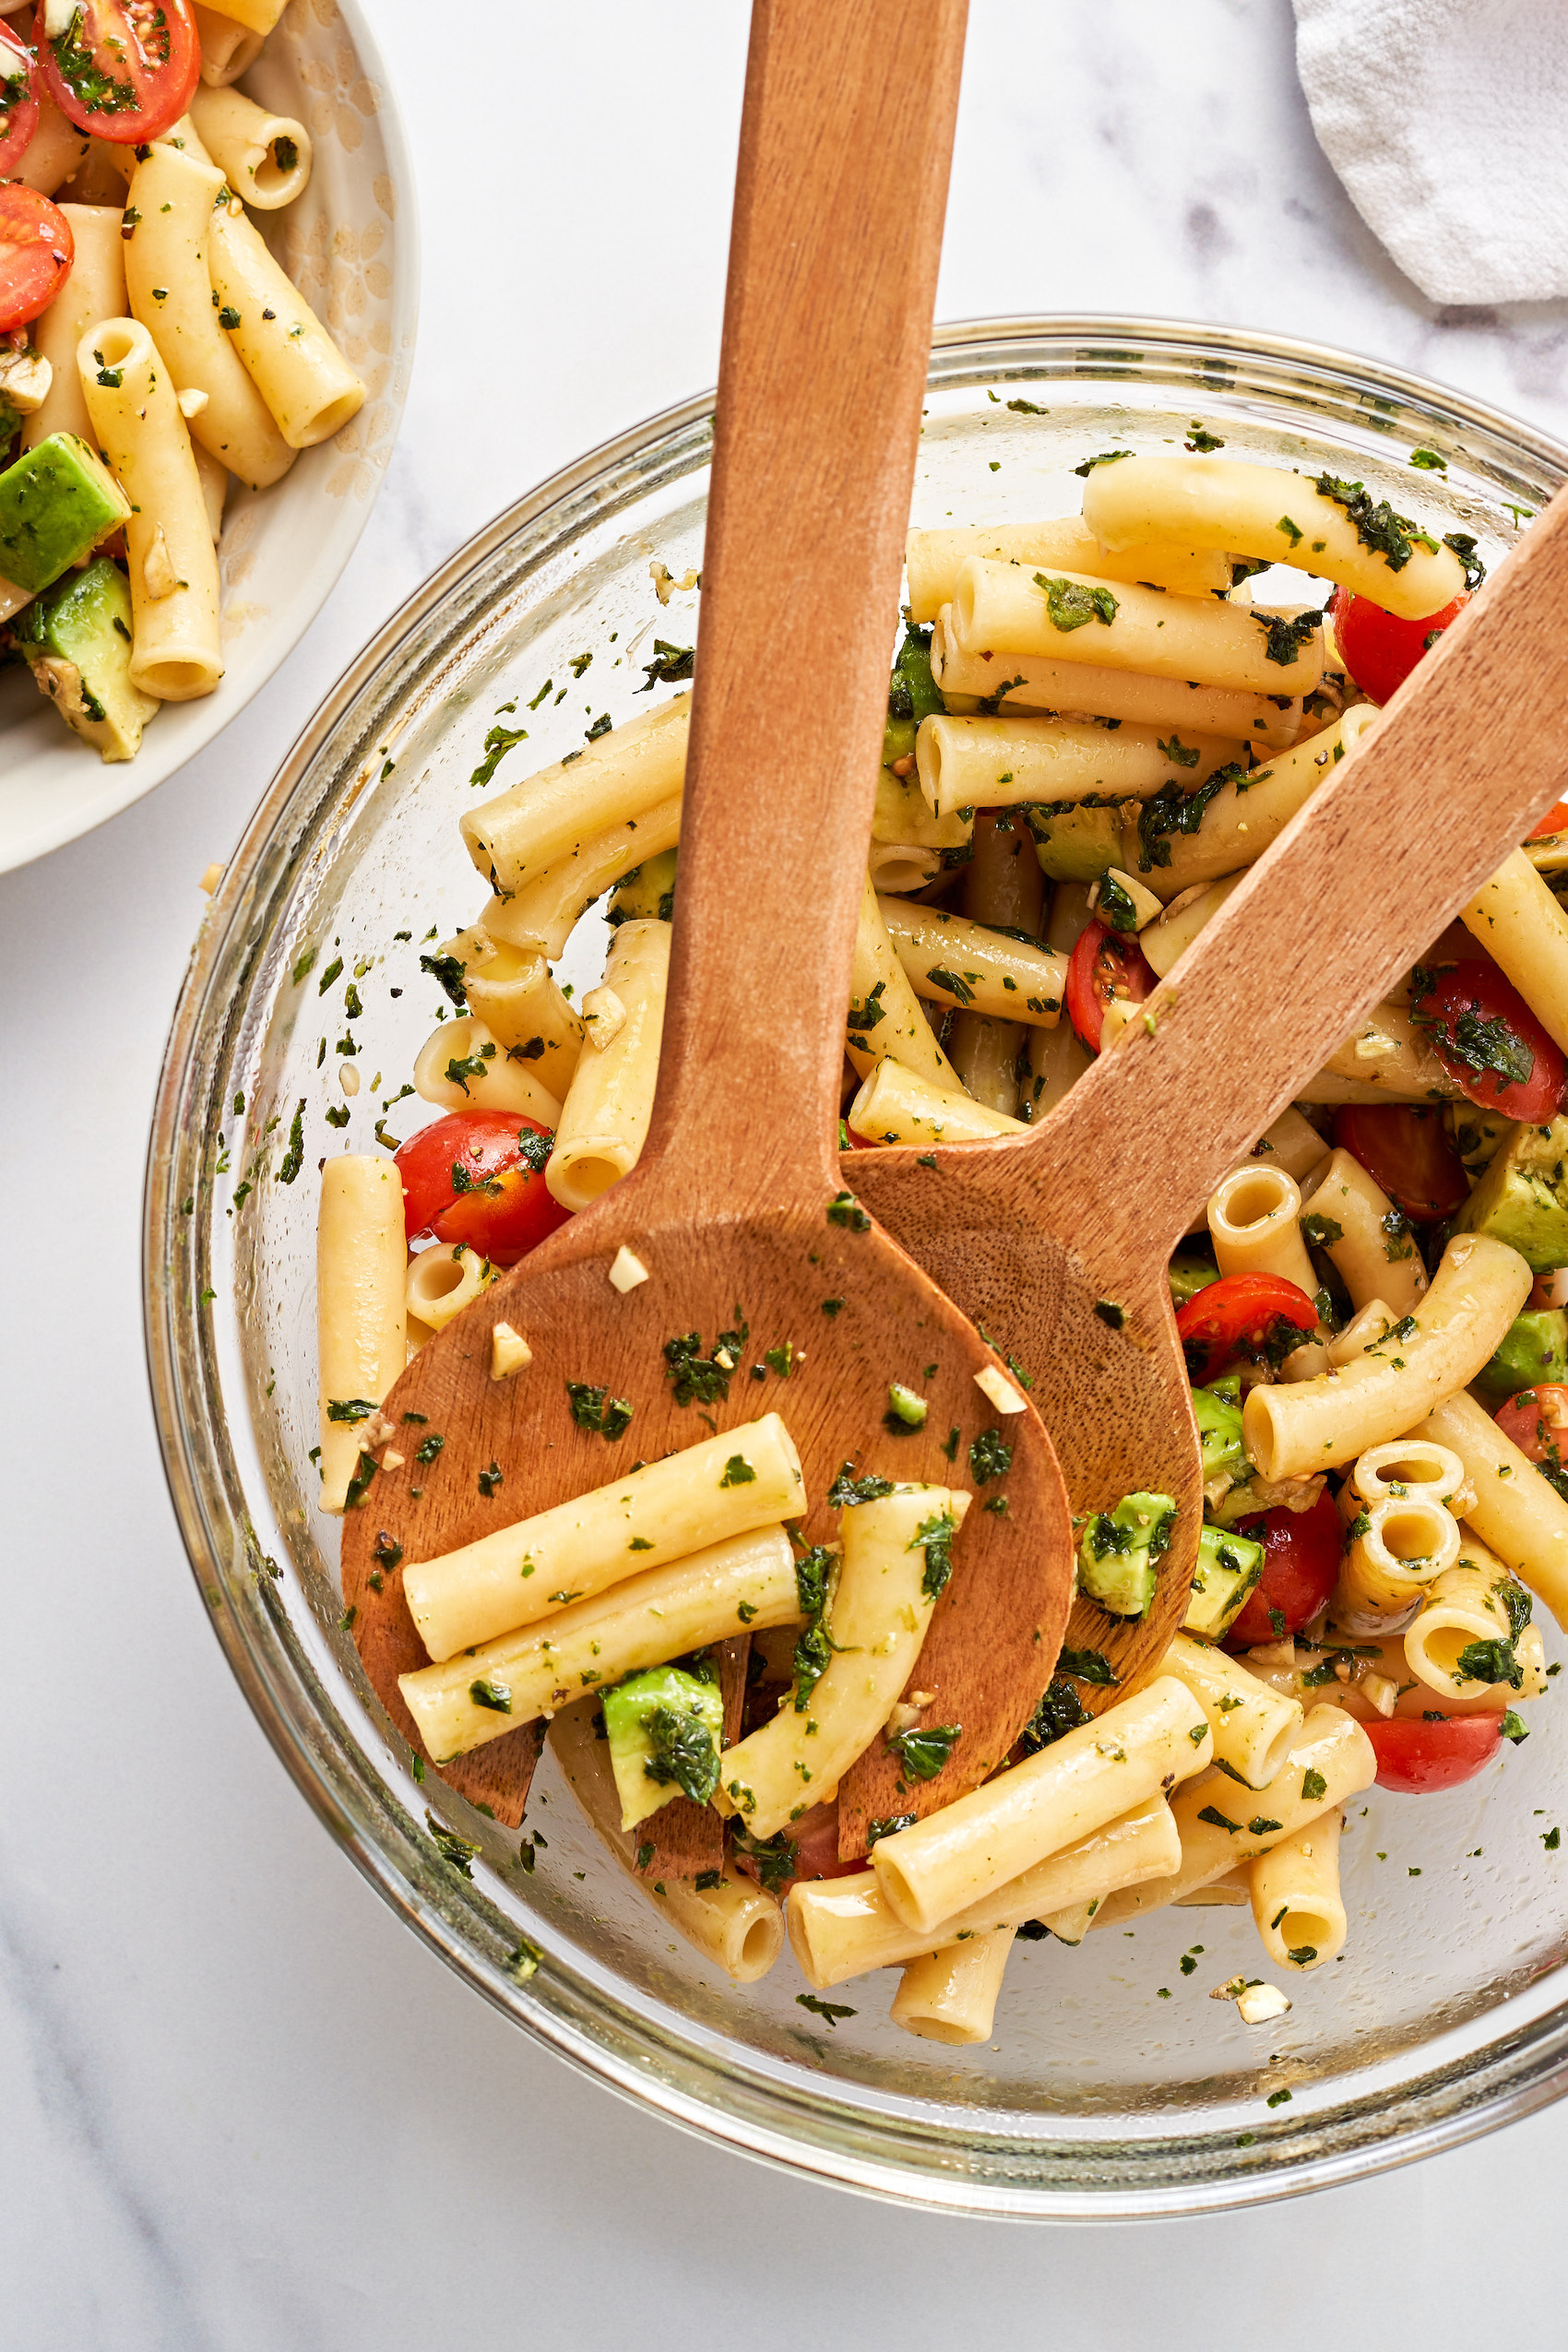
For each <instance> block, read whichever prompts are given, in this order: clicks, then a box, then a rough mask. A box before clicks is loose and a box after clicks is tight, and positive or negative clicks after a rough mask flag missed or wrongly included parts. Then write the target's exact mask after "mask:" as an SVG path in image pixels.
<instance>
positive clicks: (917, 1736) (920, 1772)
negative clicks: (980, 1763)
mask: <svg viewBox="0 0 1568 2352" xmlns="http://www.w3.org/2000/svg"><path fill="white" fill-rule="evenodd" d="M963 1736H964V1727H963V1725H962V1724H961V1723H933V1724H932V1725H931V1726H930V1728H928V1729H926V1730H923V1731H922V1730H914V1731H895V1732H893V1733H891V1734H890V1735H889V1737H888V1741H887V1744H888V1746H889V1747H890V1748H891V1749H892V1751H893V1752H894V1754H895V1755H896V1756H897V1759H898V1761H899V1763H900V1764H901V1765H902V1766H903V1768H904V1770H905V1771H906V1772H907V1773H908V1774H909V1776H910V1778H911V1779H912V1780H934V1779H935V1778H936V1776H937V1774H938V1773H939V1772H940V1771H941V1770H942V1768H943V1766H944V1764H946V1762H947V1761H948V1758H949V1757H950V1756H951V1755H952V1753H953V1751H954V1749H955V1748H956V1746H957V1744H958V1741H959V1740H961V1739H962V1738H963Z"/></svg>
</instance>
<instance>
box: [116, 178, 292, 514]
mask: <svg viewBox="0 0 1568 2352" xmlns="http://www.w3.org/2000/svg"><path fill="white" fill-rule="evenodd" d="M224 187H225V182H224V178H223V174H222V172H220V171H219V170H218V168H217V166H216V165H215V164H210V163H203V162H201V161H200V160H198V159H197V158H196V156H194V155H186V154H184V153H182V151H181V150H180V149H179V148H174V147H170V146H168V145H166V144H165V143H164V142H163V141H161V140H158V141H155V142H154V144H153V145H152V146H151V147H149V148H147V149H146V151H145V154H144V155H143V158H142V160H140V161H139V162H138V163H137V168H136V170H135V172H133V173H132V175H131V184H130V187H129V190H128V191H127V194H128V197H129V201H128V203H127V205H126V208H125V220H126V224H127V226H128V227H129V229H130V232H131V233H130V235H129V237H128V238H127V240H126V242H125V287H126V291H127V292H128V294H129V297H130V304H131V311H132V315H134V316H135V317H136V318H137V319H139V320H140V322H141V324H142V326H143V327H146V328H147V331H148V334H149V335H150V336H151V337H152V339H153V341H154V342H155V343H156V344H157V346H158V349H159V352H160V355H161V357H162V358H163V360H164V361H165V362H167V364H168V367H169V371H170V374H172V378H173V382H174V388H175V390H176V391H178V392H189V391H196V392H205V393H206V395H207V400H206V404H205V406H204V407H202V408H201V409H200V410H198V411H197V412H196V414H195V415H194V416H193V417H192V419H191V431H192V433H193V434H194V435H195V436H196V440H198V441H199V442H200V443H201V445H202V447H203V448H204V449H207V450H209V451H210V452H211V454H212V456H213V457H219V458H221V460H222V462H223V463H224V465H226V466H227V467H228V469H229V470H230V472H231V473H233V474H238V476H239V478H240V480H241V481H245V482H249V483H250V485H251V487H252V488H253V489H255V490H260V489H264V488H265V487H266V486H267V483H269V482H274V481H278V480H279V477H280V476H281V475H283V474H286V473H287V472H288V470H289V468H290V467H291V465H292V464H293V462H294V457H295V454H296V453H295V451H294V449H293V447H292V446H291V444H290V443H289V442H288V441H287V440H286V439H285V438H284V436H283V434H281V433H279V430H278V427H277V425H276V424H275V423H274V422H273V420H272V412H271V410H269V409H268V407H267V403H266V401H265V400H264V399H263V398H262V397H261V394H260V393H259V392H258V391H257V389H256V387H255V385H254V384H253V383H252V382H251V379H250V377H249V375H248V374H246V373H245V369H244V364H243V362H242V361H241V359H240V356H239V354H238V352H237V351H236V350H234V347H233V345H232V343H231V341H230V340H229V338H228V336H227V335H226V334H225V333H224V331H223V329H222V327H220V325H219V312H220V308H221V307H222V305H221V303H215V302H214V301H213V299H212V296H213V285H212V273H211V269H210V267H209V266H208V251H209V244H210V238H211V231H212V222H213V220H214V217H215V216H214V209H213V208H214V207H215V205H216V204H217V203H218V200H219V198H220V196H221V195H222V193H223V190H224Z"/></svg>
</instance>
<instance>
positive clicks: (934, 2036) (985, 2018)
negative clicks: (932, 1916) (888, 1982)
mask: <svg viewBox="0 0 1568 2352" xmlns="http://www.w3.org/2000/svg"><path fill="white" fill-rule="evenodd" d="M1016 1933H1017V1930H1016V1928H992V1930H991V1932H990V1933H989V1935H977V1936H971V1937H970V1938H969V1940H968V1942H965V1943H950V1944H948V1945H947V1946H946V1947H945V1948H944V1950H943V1951H941V1952H931V1953H928V1954H926V1955H925V1957H924V1958H923V1959H921V1960H911V1961H910V1962H909V1966H908V1967H907V1968H906V1969H905V1971H904V1974H903V1977H902V1978H901V1979H900V1981H899V1986H898V1990H897V1992H896V1993H895V1994H894V1996H893V2006H892V2008H891V2009H890V2010H889V2012H888V2015H889V2016H890V2017H891V2018H892V2020H893V2023H894V2024H895V2025H902V2026H903V2028H904V2031H905V2032H906V2033H907V2034H918V2035H919V2036H920V2037H921V2040H922V2041H928V2042H946V2043H947V2044H948V2045H949V2046H950V2047H951V2048H954V2049H965V2048H968V2047H970V2046H972V2045H973V2044H974V2043H976V2042H988V2041H989V2040H990V2039H991V2029H992V2025H993V2023H994V2022H995V2017H996V1999H997V1995H998V1994H999V1993H1000V1992H1001V1990H1002V1978H1003V1973H1004V1970H1005V1968H1006V1966H1007V1961H1008V1957H1009V1954H1011V1952H1012V1949H1013V1939H1014V1937H1015V1936H1016Z"/></svg>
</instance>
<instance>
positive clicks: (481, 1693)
mask: <svg viewBox="0 0 1568 2352" xmlns="http://www.w3.org/2000/svg"><path fill="white" fill-rule="evenodd" d="M469 1698H470V1699H472V1701H473V1703H474V1705H475V1706H476V1707H489V1708H490V1709H491V1711H492V1713H493V1714H495V1715H510V1714H511V1712H512V1693H511V1691H510V1689H509V1688H508V1686H507V1684H505V1682H497V1681H495V1680H494V1679H493V1677H492V1676H489V1675H481V1677H480V1679H479V1681H476V1682H470V1683H469Z"/></svg>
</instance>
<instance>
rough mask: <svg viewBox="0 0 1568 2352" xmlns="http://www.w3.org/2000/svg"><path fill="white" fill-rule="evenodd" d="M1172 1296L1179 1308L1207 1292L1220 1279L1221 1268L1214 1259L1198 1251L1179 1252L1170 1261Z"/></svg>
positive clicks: (1184, 1250)
mask: <svg viewBox="0 0 1568 2352" xmlns="http://www.w3.org/2000/svg"><path fill="white" fill-rule="evenodd" d="M1218 1279H1219V1268H1218V1266H1217V1265H1215V1263H1214V1260H1213V1259H1212V1258H1206V1257H1205V1256H1204V1255H1203V1254H1202V1253H1201V1252H1200V1251H1197V1250H1187V1249H1183V1250H1178V1251H1177V1253H1176V1254H1175V1256H1174V1257H1173V1258H1172V1259H1171V1261H1170V1296H1171V1298H1172V1299H1173V1301H1175V1303H1176V1305H1177V1306H1179V1307H1184V1306H1185V1305H1186V1303H1187V1301H1188V1300H1189V1299H1195V1298H1196V1297H1197V1295H1198V1292H1199V1291H1200V1290H1206V1289H1208V1286H1209V1284H1210V1283H1211V1282H1218Z"/></svg>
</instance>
